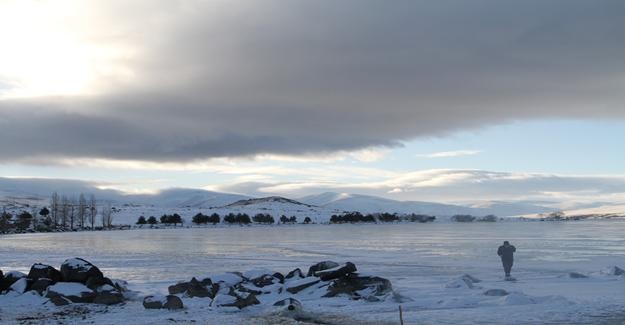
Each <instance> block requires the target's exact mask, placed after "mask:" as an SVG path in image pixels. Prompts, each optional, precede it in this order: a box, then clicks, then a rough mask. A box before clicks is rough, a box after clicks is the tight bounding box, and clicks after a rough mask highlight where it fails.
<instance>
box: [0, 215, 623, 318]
mask: <svg viewBox="0 0 625 325" xmlns="http://www.w3.org/2000/svg"><path fill="white" fill-rule="evenodd" d="M624 233H625V221H619V220H604V221H602V220H593V221H579V222H566V223H555V222H500V223H475V224H456V223H429V224H413V223H405V224H385V225H383V224H378V225H293V226H284V225H282V226H268V227H263V226H255V227H239V226H233V227H219V228H212V227H208V228H192V229H159V230H148V229H145V230H130V231H111V232H93V233H91V232H79V233H54V234H27V235H10V236H0V269H2V270H3V271H5V272H6V271H9V270H17V271H22V272H27V271H28V269H29V267H30V265H31V264H33V263H35V262H42V263H47V264H51V265H55V266H58V265H60V264H61V262H63V260H65V259H66V258H68V257H74V256H79V257H83V258H86V259H87V260H89V261H91V262H93V263H94V264H95V265H97V266H99V267H100V268H101V269H102V271H103V272H104V273H105V274H107V275H109V276H111V277H114V278H119V279H124V280H127V281H128V282H130V287H131V289H134V290H137V291H139V292H140V294H141V295H147V294H153V293H166V291H167V286H169V285H171V284H174V283H175V282H177V281H179V280H186V281H188V280H189V279H190V278H191V277H192V276H203V275H215V274H220V273H224V272H228V271H248V270H252V269H259V268H262V269H270V270H275V271H280V272H288V271H290V270H292V269H294V268H296V267H300V268H302V269H307V267H308V266H309V265H311V264H313V263H315V262H318V261H322V260H334V261H337V262H339V263H341V262H346V261H351V262H354V263H355V264H356V265H357V267H358V269H359V271H360V272H363V273H367V274H373V275H377V276H381V277H385V278H388V279H389V280H391V282H392V284H393V287H394V289H395V291H396V292H398V293H399V294H401V295H403V296H405V297H408V298H410V300H411V301H408V302H404V303H402V304H401V305H402V307H403V310H404V321H405V323H406V324H417V323H418V324H466V323H482V324H491V323H494V324H504V323H506V324H508V323H516V324H523V323H527V324H537V323H561V324H570V323H580V324H584V323H599V322H601V321H609V320H612V319H617V321H619V317H620V315H621V313H623V312H625V277H622V276H616V275H610V274H609V270H608V268H609V267H611V266H625V237H624V236H623V234H624ZM503 240H510V241H511V242H512V244H514V245H516V247H517V255H516V260H515V266H514V268H513V275H514V276H515V277H516V278H517V279H518V281H517V282H506V281H502V275H503V274H502V271H501V265H500V261H499V259H498V257H497V256H496V254H495V252H496V250H497V247H498V246H499V245H500V244H501V242H502V241H503ZM570 272H578V273H581V274H584V275H587V276H588V278H581V279H578V278H571V277H569V273H570ZM463 274H470V275H471V276H473V277H475V278H478V279H480V280H482V281H481V282H479V283H474V284H473V288H469V287H468V286H467V284H466V283H465V282H464V281H462V280H461V279H460V278H461V276H462V275H463ZM489 289H504V290H506V291H507V292H509V294H508V295H506V296H487V295H484V292H485V291H487V290H489ZM206 299H207V298H205V299H199V298H193V299H185V300H184V302H185V306H186V307H187V308H186V310H185V311H182V312H175V311H164V310H158V311H155V310H145V309H144V308H143V306H142V305H141V300H140V299H138V300H136V301H130V302H129V303H127V304H126V305H123V306H113V307H85V306H72V307H49V306H47V305H46V306H42V305H40V303H41V300H40V298H37V297H34V296H30V295H28V296H27V295H24V296H21V297H19V298H18V297H14V296H0V322H2V323H11V322H17V319H22V318H23V317H26V316H28V317H34V319H35V320H34V322H35V323H39V322H40V321H41V319H42V317H49V318H46V319H47V320H49V321H51V322H55V321H58V320H65V321H66V322H69V323H72V322H84V321H95V322H97V323H111V324H113V323H121V322H124V323H129V324H130V323H132V324H148V323H167V322H171V321H172V320H173V321H179V322H192V321H196V322H198V323H209V324H250V323H251V324H254V323H256V324H271V323H275V322H278V321H279V320H278V319H277V318H273V317H274V315H273V314H272V313H273V309H271V307H268V305H270V303H269V304H268V305H259V306H253V307H249V308H247V309H244V310H243V311H240V312H239V311H237V312H233V311H232V310H227V311H226V310H219V309H212V308H211V307H209V306H208V304H207V303H206ZM302 303H303V306H304V311H305V312H308V313H312V314H314V315H316V316H318V317H322V318H323V319H325V321H324V322H325V323H327V324H349V323H354V324H361V323H370V324H384V323H388V324H399V318H398V312H397V309H398V305H399V304H398V303H397V302H395V301H393V300H392V299H387V300H386V301H383V302H364V301H350V300H348V299H347V298H317V297H316V296H310V297H308V298H306V297H304V298H303V299H302ZM84 308H88V309H87V311H85V310H84ZM83 317H84V319H83ZM282 321H284V320H282ZM293 322H295V321H293ZM286 323H289V322H288V319H287V321H286Z"/></svg>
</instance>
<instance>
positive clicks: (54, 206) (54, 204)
mask: <svg viewBox="0 0 625 325" xmlns="http://www.w3.org/2000/svg"><path fill="white" fill-rule="evenodd" d="M50 210H51V211H50V214H51V215H52V222H53V223H54V226H55V227H56V225H57V224H58V222H59V220H58V213H59V194H58V193H57V192H54V193H52V198H50Z"/></svg>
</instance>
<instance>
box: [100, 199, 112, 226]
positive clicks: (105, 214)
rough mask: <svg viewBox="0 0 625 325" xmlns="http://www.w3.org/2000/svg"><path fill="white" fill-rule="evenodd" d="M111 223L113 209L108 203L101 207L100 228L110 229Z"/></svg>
mask: <svg viewBox="0 0 625 325" xmlns="http://www.w3.org/2000/svg"><path fill="white" fill-rule="evenodd" d="M112 223H113V208H112V207H111V203H110V202H108V203H106V205H105V206H104V207H102V227H104V228H109V229H110V228H111V225H112Z"/></svg>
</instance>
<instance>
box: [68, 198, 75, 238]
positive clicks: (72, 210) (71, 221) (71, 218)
mask: <svg viewBox="0 0 625 325" xmlns="http://www.w3.org/2000/svg"><path fill="white" fill-rule="evenodd" d="M75 216H76V197H72V198H71V199H70V200H69V229H72V230H73V229H74V217H75Z"/></svg>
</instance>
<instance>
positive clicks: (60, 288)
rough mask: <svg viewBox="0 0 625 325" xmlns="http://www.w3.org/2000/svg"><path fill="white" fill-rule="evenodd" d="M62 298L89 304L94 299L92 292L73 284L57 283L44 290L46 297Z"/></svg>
mask: <svg viewBox="0 0 625 325" xmlns="http://www.w3.org/2000/svg"><path fill="white" fill-rule="evenodd" d="M55 296H62V297H64V298H67V299H69V300H70V301H71V302H76V303H91V302H93V299H95V297H96V293H95V292H93V290H91V289H89V288H87V287H86V286H85V285H83V284H80V283H75V282H57V283H56V284H54V285H51V286H49V287H48V289H47V290H46V297H47V298H53V297H55Z"/></svg>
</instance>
